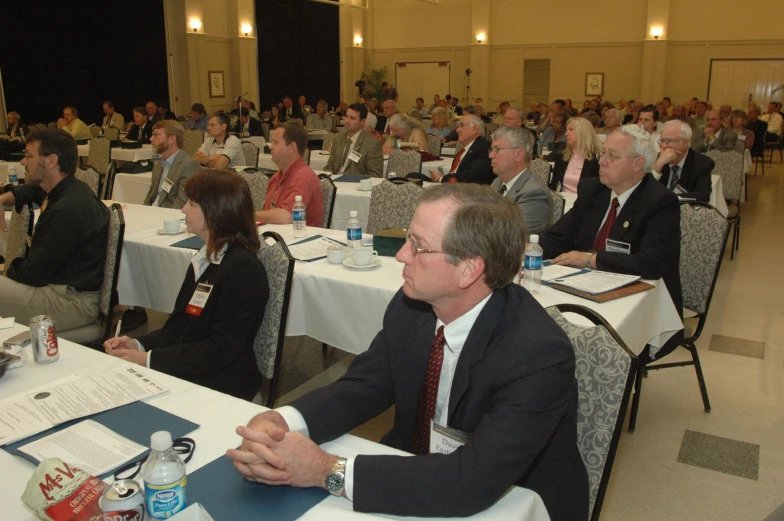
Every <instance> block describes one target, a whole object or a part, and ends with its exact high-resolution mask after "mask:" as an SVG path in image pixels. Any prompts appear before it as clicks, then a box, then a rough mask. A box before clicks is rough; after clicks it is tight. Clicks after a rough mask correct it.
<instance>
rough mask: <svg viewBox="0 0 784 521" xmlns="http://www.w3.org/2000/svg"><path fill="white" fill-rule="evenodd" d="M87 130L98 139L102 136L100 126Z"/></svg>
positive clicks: (93, 126)
mask: <svg viewBox="0 0 784 521" xmlns="http://www.w3.org/2000/svg"><path fill="white" fill-rule="evenodd" d="M87 130H89V131H90V134H92V135H93V137H98V136H100V135H101V127H99V126H98V125H90V126H89V127H88V128H87Z"/></svg>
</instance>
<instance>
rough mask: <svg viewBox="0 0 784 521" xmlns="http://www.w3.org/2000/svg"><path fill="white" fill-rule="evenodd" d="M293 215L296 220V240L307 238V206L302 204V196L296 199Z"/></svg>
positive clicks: (292, 209) (292, 210)
mask: <svg viewBox="0 0 784 521" xmlns="http://www.w3.org/2000/svg"><path fill="white" fill-rule="evenodd" d="M291 215H292V217H293V218H294V238H295V239H298V238H300V237H304V236H305V205H304V204H302V196H301V195H297V196H295V197H294V206H293V207H292V208H291Z"/></svg>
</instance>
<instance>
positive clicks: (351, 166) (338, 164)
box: [324, 103, 384, 177]
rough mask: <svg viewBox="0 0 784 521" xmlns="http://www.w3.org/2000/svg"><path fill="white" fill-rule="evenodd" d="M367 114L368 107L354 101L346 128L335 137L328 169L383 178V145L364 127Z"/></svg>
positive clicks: (348, 114)
mask: <svg viewBox="0 0 784 521" xmlns="http://www.w3.org/2000/svg"><path fill="white" fill-rule="evenodd" d="M367 117H368V113H367V106H365V105H364V104H361V103H353V104H351V105H349V106H348V109H347V110H346V118H345V122H344V126H345V128H346V131H345V132H341V133H340V134H338V135H337V136H335V139H333V140H332V150H331V151H330V153H329V159H328V160H327V165H326V166H325V167H324V170H326V171H327V172H332V173H335V174H352V175H354V174H360V175H367V176H370V177H383V175H384V154H383V152H382V151H381V146H382V145H381V143H380V142H379V140H377V139H375V138H374V137H373V136H372V135H371V134H368V133H367V132H364V131H363V130H362V129H363V128H364V127H365V120H366V118H367ZM376 128H378V126H376Z"/></svg>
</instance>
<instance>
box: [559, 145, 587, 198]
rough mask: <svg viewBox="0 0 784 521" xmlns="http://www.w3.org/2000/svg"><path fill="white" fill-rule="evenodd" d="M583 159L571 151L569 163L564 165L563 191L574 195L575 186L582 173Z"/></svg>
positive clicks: (575, 191)
mask: <svg viewBox="0 0 784 521" xmlns="http://www.w3.org/2000/svg"><path fill="white" fill-rule="evenodd" d="M584 163H585V158H584V157H583V156H581V155H580V154H577V153H576V152H574V151H572V157H570V158H569V163H568V164H567V165H566V172H564V178H563V191H564V192H567V193H570V194H576V193H577V184H578V183H579V182H580V175H582V173H583V164H584Z"/></svg>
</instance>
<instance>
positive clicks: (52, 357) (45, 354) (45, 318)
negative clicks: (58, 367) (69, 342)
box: [30, 315, 60, 364]
mask: <svg viewBox="0 0 784 521" xmlns="http://www.w3.org/2000/svg"><path fill="white" fill-rule="evenodd" d="M30 338H31V340H32V341H33V358H34V359H35V361H36V363H38V364H48V363H50V362H56V361H57V360H59V359H60V349H59V347H58V346H57V331H56V330H55V328H54V320H52V317H50V316H49V315H38V316H37V317H33V318H32V320H30Z"/></svg>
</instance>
